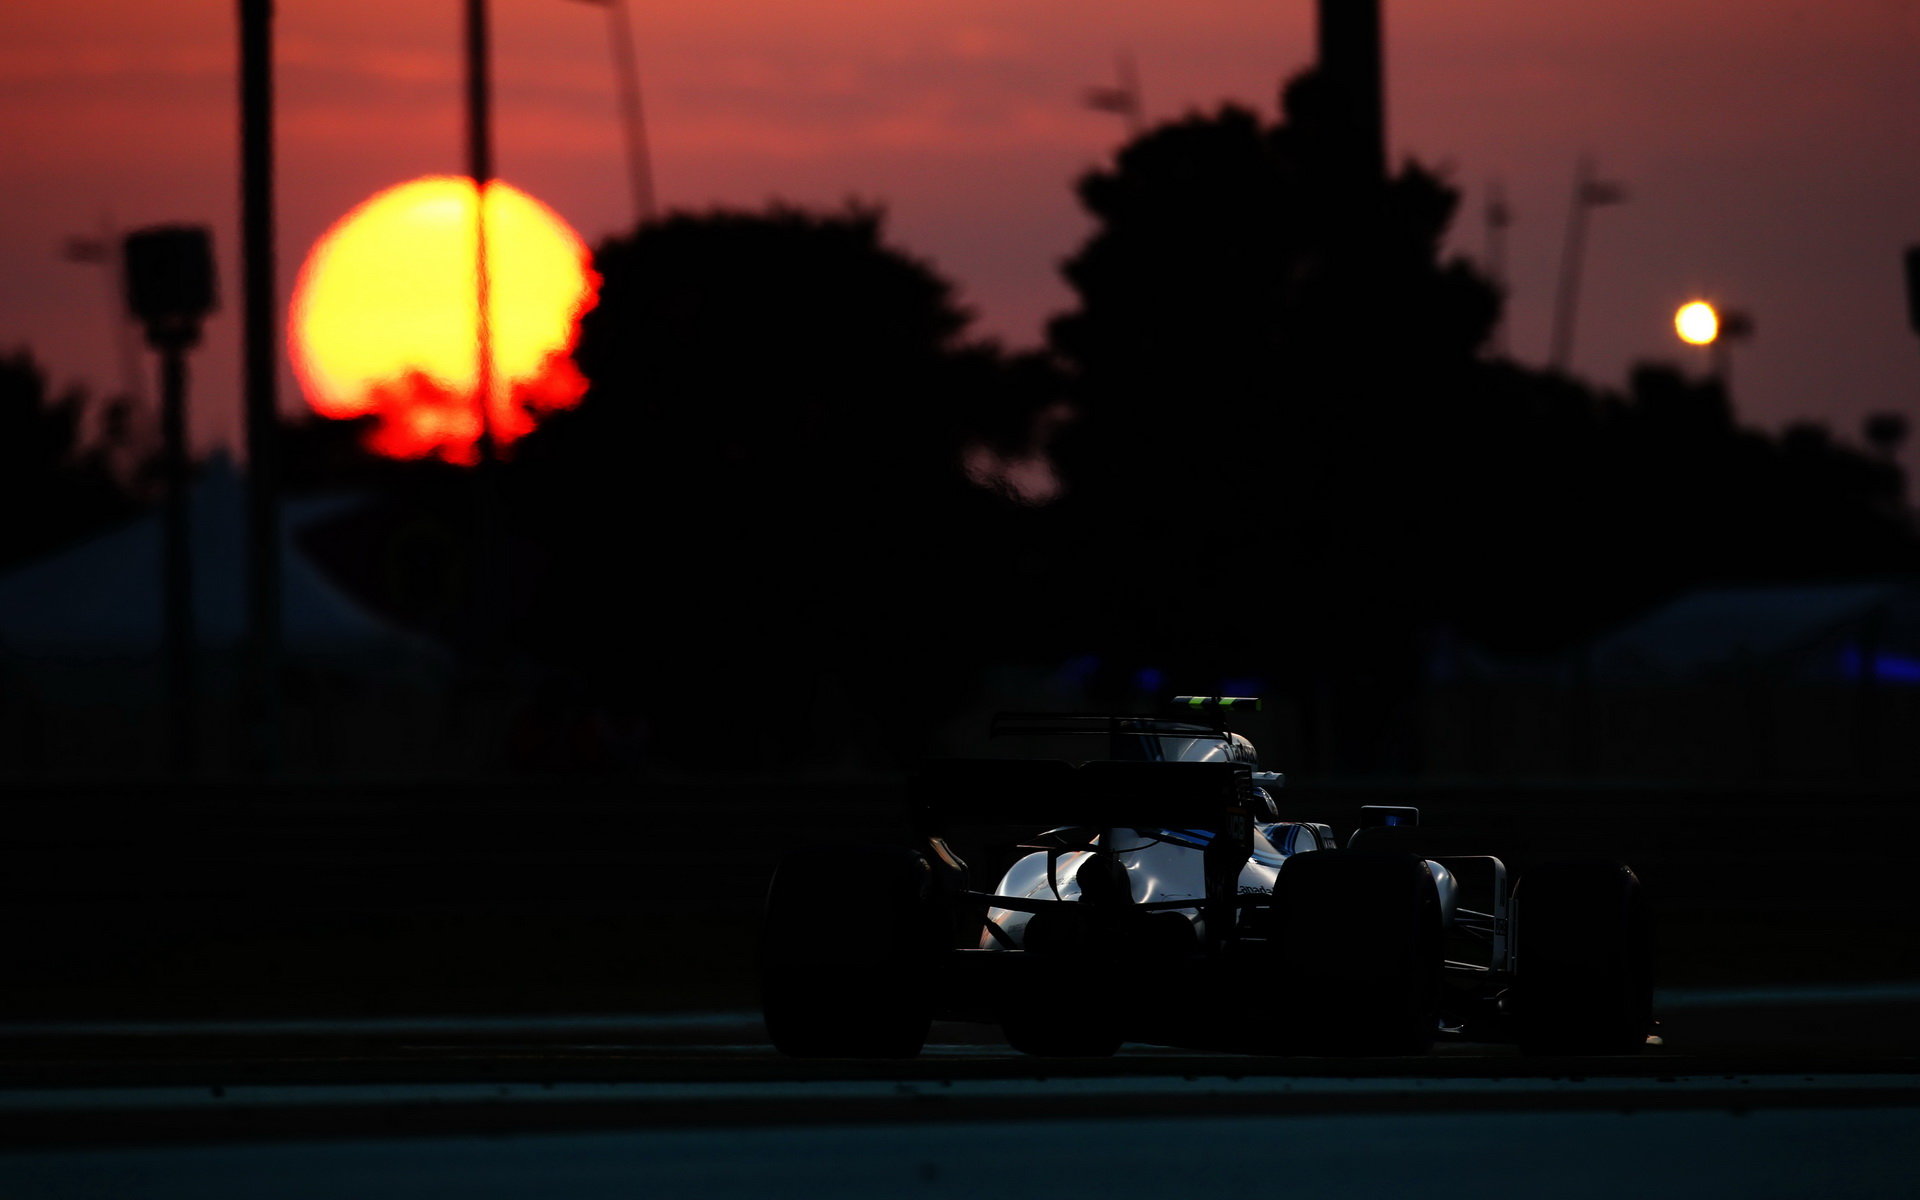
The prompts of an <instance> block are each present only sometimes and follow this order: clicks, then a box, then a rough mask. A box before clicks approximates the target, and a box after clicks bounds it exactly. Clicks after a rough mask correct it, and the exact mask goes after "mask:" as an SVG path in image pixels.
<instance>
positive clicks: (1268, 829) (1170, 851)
mask: <svg viewBox="0 0 1920 1200" xmlns="http://www.w3.org/2000/svg"><path fill="white" fill-rule="evenodd" d="M1227 737H1228V739H1230V740H1226V741H1223V740H1221V739H1220V738H1218V737H1158V738H1154V739H1152V740H1153V741H1155V742H1157V743H1158V744H1159V745H1158V750H1159V753H1158V754H1157V755H1156V757H1158V758H1160V759H1161V760H1162V761H1173V762H1242V763H1246V764H1248V765H1249V766H1252V767H1255V768H1257V767H1258V766H1259V762H1258V759H1257V757H1256V755H1255V753H1254V749H1253V743H1251V742H1249V741H1248V740H1247V739H1246V738H1244V737H1242V736H1240V735H1239V734H1237V733H1233V734H1228V735H1227ZM1142 740H1143V741H1144V740H1147V739H1142ZM1053 832H1054V833H1056V834H1064V835H1067V838H1068V840H1069V841H1070V842H1073V841H1077V842H1079V843H1080V844H1087V843H1088V842H1090V841H1091V842H1093V843H1094V844H1097V845H1099V846H1100V847H1101V849H1102V850H1106V851H1111V852H1112V853H1113V854H1114V856H1115V858H1116V859H1117V861H1118V862H1119V864H1120V865H1121V866H1122V867H1123V868H1124V869H1125V871H1126V878H1127V882H1128V884H1129V888H1130V891H1131V892H1132V896H1133V902H1134V903H1136V904H1151V903H1156V902H1159V901H1167V900H1192V901H1193V902H1194V907H1193V908H1191V909H1176V910H1174V911H1177V912H1182V913H1184V914H1185V915H1186V916H1187V918H1188V919H1189V920H1191V921H1192V922H1193V923H1194V925H1195V932H1196V933H1198V934H1200V935H1201V936H1202V937H1204V936H1205V933H1206V929H1205V921H1204V918H1203V917H1202V916H1201V915H1200V909H1199V906H1200V903H1201V901H1202V900H1204V899H1205V897H1206V882H1205V876H1204V869H1205V854H1204V850H1205V847H1206V844H1207V841H1208V840H1209V837H1210V835H1209V834H1207V833H1205V832H1198V831H1188V830H1177V829H1174V830H1169V829H1110V830H1081V831H1078V833H1079V835H1080V836H1079V837H1077V838H1075V837H1074V836H1073V834H1074V833H1075V831H1073V830H1055V831H1053ZM1332 848H1333V831H1332V830H1331V829H1329V828H1328V827H1327V826H1325V825H1313V824H1308V823H1305V822H1293V821H1277V822H1272V823H1268V824H1260V825H1256V826H1254V835H1253V852H1252V854H1251V855H1250V856H1249V857H1248V861H1247V864H1246V866H1244V867H1243V868H1241V871H1240V887H1239V892H1240V894H1241V895H1243V896H1245V895H1271V894H1272V893H1273V886H1274V880H1275V878H1276V877H1277V876H1278V875H1279V873H1280V869H1281V867H1282V866H1283V865H1285V863H1286V860H1287V859H1288V858H1290V857H1292V856H1293V855H1295V854H1305V853H1310V852H1311V851H1314V850H1330V849H1332ZM1049 859H1052V860H1053V866H1052V870H1051V872H1049V870H1048V860H1049ZM1093 859H1094V855H1093V854H1092V853H1090V852H1089V851H1086V850H1067V851H1044V850H1038V851H1035V852H1033V853H1031V854H1028V855H1026V856H1024V857H1022V858H1021V859H1019V860H1018V861H1016V862H1015V863H1014V864H1013V866H1011V867H1010V868H1008V870H1007V873H1006V874H1005V875H1004V876H1002V877H1001V879H1000V884H999V886H998V887H997V888H995V889H994V894H995V895H1000V896H1015V897H1020V898H1022V899H1031V900H1068V901H1072V900H1078V899H1080V881H1079V874H1080V869H1081V867H1083V866H1085V865H1086V864H1087V863H1088V862H1090V861H1093ZM1427 870H1428V871H1430V872H1431V873H1432V874H1433V879H1434V883H1435V885H1436V886H1437V887H1438V889H1439V893H1440V913H1441V920H1442V922H1443V924H1445V923H1451V921H1452V918H1453V912H1454V907H1455V903H1456V893H1457V890H1458V889H1457V884H1456V881H1455V880H1454V877H1453V874H1452V872H1450V871H1448V870H1447V868H1446V867H1444V866H1442V865H1440V864H1439V863H1437V862H1433V861H1431V860H1429V861H1428V862H1427ZM1029 919H1030V914H1028V913H1025V912H1017V911H1014V910H1012V909H1005V908H991V909H988V910H987V920H988V921H989V922H991V923H992V924H993V925H994V926H997V927H998V929H999V932H1000V935H1001V936H999V937H996V936H994V933H993V931H992V930H986V931H983V932H982V934H981V940H980V948H981V949H983V950H996V949H1016V948H1018V947H1019V946H1020V945H1021V944H1022V942H1023V938H1024V934H1025V932H1026V926H1027V921H1028V920H1029Z"/></svg>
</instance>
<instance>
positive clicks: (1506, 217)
mask: <svg viewBox="0 0 1920 1200" xmlns="http://www.w3.org/2000/svg"><path fill="white" fill-rule="evenodd" d="M1512 224H1513V209H1511V208H1510V207H1508V206H1507V193H1506V189H1505V188H1503V187H1501V186H1500V184H1499V183H1498V181H1496V182H1495V183H1494V184H1493V185H1492V186H1491V187H1489V188H1488V189H1487V274H1488V275H1489V276H1490V277H1492V280H1493V286H1494V287H1496V288H1498V289H1499V290H1500V315H1499V317H1498V318H1497V319H1496V320H1495V323H1494V326H1493V333H1492V337H1491V339H1490V340H1491V342H1492V349H1493V352H1494V353H1495V354H1498V355H1505V354H1506V352H1507V229H1508V227H1510V226H1511V225H1512Z"/></svg>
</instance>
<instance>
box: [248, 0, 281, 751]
mask: <svg viewBox="0 0 1920 1200" xmlns="http://www.w3.org/2000/svg"><path fill="white" fill-rule="evenodd" d="M239 5H240V11H239V18H240V21H239V23H240V308H241V322H242V330H243V332H242V361H243V366H242V370H241V375H242V380H243V386H244V393H245V399H244V410H245V413H246V440H247V567H248V569H247V584H248V586H247V631H248V639H247V640H248V650H249V653H248V659H249V662H248V672H247V674H248V677H249V678H248V690H249V691H250V692H251V693H252V694H251V695H250V696H249V697H248V704H247V706H246V711H247V712H248V713H249V714H250V718H251V720H252V721H253V726H254V727H253V737H252V738H251V742H252V746H251V752H252V754H253V757H254V763H253V765H254V766H255V768H256V769H259V770H262V771H272V770H274V769H276V768H277V767H278V765H279V760H280V690H279V675H280V640H281V616H280V607H281V606H280V593H281V587H280V496H279V486H280V399H279V395H278V388H279V378H280V375H279V371H280V359H279V354H278V351H279V338H278V337H277V336H275V335H276V333H277V326H278V316H279V309H278V298H277V296H276V292H275V283H274V258H273V254H274V250H273V0H239Z"/></svg>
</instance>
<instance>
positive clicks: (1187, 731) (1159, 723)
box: [988, 696, 1260, 737]
mask: <svg viewBox="0 0 1920 1200" xmlns="http://www.w3.org/2000/svg"><path fill="white" fill-rule="evenodd" d="M1259 711H1260V700H1259V698H1258V697H1256V696H1175V697H1174V698H1173V700H1172V701H1171V702H1170V703H1168V704H1167V705H1166V707H1165V708H1164V709H1163V710H1162V711H1160V712H1158V713H1133V714H1122V715H1114V714H1107V713H1046V712H1003V713H995V714H994V717H993V724H992V725H991V726H989V730H988V731H989V734H990V735H991V736H993V737H1001V736H1004V735H1006V734H1010V733H1042V734H1056V733H1104V734H1107V735H1109V736H1120V735H1125V734H1145V735H1150V736H1158V737H1206V736H1209V735H1211V736H1213V737H1224V736H1226V734H1227V731H1228V729H1229V728H1230V727H1231V724H1232V717H1233V716H1235V715H1244V714H1246V713H1251V712H1259Z"/></svg>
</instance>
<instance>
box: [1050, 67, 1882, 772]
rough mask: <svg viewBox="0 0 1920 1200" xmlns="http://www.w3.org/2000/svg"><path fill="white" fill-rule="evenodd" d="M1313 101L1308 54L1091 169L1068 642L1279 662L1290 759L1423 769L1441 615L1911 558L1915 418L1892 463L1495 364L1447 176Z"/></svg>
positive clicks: (1475, 614) (1605, 599) (1251, 663)
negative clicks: (1300, 66) (1250, 100)
mask: <svg viewBox="0 0 1920 1200" xmlns="http://www.w3.org/2000/svg"><path fill="white" fill-rule="evenodd" d="M1320 99H1321V96H1320V85H1319V83H1318V81H1317V80H1316V79H1315V77H1314V76H1312V75H1307V76H1303V77H1301V78H1300V79H1299V80H1297V81H1295V82H1294V83H1293V84H1291V85H1289V87H1288V88H1287V89H1286V90H1285V93H1284V97H1283V104H1282V107H1283V112H1284V119H1283V120H1281V121H1280V122H1278V123H1272V122H1269V121H1266V120H1264V119H1263V118H1261V117H1260V116H1258V115H1257V114H1255V113H1253V112H1250V111H1248V110H1245V109H1242V108H1234V107H1228V108H1223V109H1221V110H1220V111H1218V112H1216V113H1214V114H1212V115H1204V116H1202V115H1196V116H1192V117H1189V118H1187V119H1185V120H1183V121H1180V122H1177V123H1174V124H1171V125H1167V126H1164V127H1161V128H1159V129H1155V130H1152V131H1149V132H1148V133H1146V134H1145V135H1143V136H1142V137H1140V138H1138V139H1136V140H1135V141H1134V142H1132V143H1131V144H1129V145H1127V146H1126V147H1124V148H1123V149H1122V150H1121V152H1120V153H1119V155H1118V156H1117V158H1116V160H1115V162H1114V164H1113V165H1112V167H1111V168H1109V169H1105V170H1101V171H1096V172H1094V173H1092V174H1090V175H1089V176H1087V177H1086V178H1085V179H1084V180H1082V181H1081V184H1080V196H1081V199H1082V201H1083V203H1084V204H1085V206H1086V207H1087V209H1088V211H1089V212H1090V213H1091V215H1092V216H1093V217H1094V218H1095V220H1096V221H1097V223H1098V224H1097V228H1096V230H1095V232H1094V234H1093V235H1092V237H1091V238H1090V239H1089V240H1088V242H1087V243H1086V244H1085V245H1084V246H1083V247H1082V248H1081V250H1080V251H1079V253H1078V254H1076V255H1075V256H1074V257H1073V258H1072V259H1071V260H1069V261H1068V262H1067V264H1066V266H1065V273H1066V277H1067V279H1068V281H1069V282H1070V283H1071V284H1072V285H1073V287H1074V289H1075V291H1076V292H1077V294H1078V297H1079V305H1078V307H1077V308H1076V309H1075V310H1074V311H1073V312H1070V313H1068V314H1066V315H1064V316H1062V317H1060V318H1059V319H1057V320H1056V321H1055V323H1054V324H1053V326H1052V329H1051V337H1052V342H1053V345H1054V347H1055V348H1056V350H1057V351H1058V353H1059V355H1060V356H1061V358H1062V360H1063V361H1064V363H1065V364H1066V365H1067V367H1068V368H1069V370H1070V372H1071V381H1072V388H1073V401H1074V406H1075V416H1074V420H1073V422H1072V423H1071V425H1070V426H1069V427H1068V429H1067V431H1066V433H1065V435H1064V436H1063V438H1062V443H1061V445H1060V448H1059V454H1058V462H1059V466H1060V471H1061V474H1062V476H1063V478H1064V481H1065V484H1066V487H1067V489H1068V491H1067V496H1066V499H1065V501H1064V502H1063V503H1062V504H1061V505H1060V506H1059V509H1060V511H1059V512H1058V513H1056V514H1052V518H1053V523H1054V524H1055V525H1056V526H1057V529H1056V531H1055V532H1056V534H1057V536H1058V543H1057V552H1056V553H1055V554H1054V555H1053V561H1055V562H1057V563H1059V564H1061V567H1060V570H1059V577H1058V579H1057V580H1056V581H1055V582H1054V584H1053V585H1052V586H1051V587H1050V589H1049V590H1050V591H1051V592H1052V593H1053V594H1056V595H1059V596H1062V597H1064V598H1067V603H1066V604H1065V605H1064V608H1065V610H1066V611H1068V612H1071V613H1072V614H1073V618H1072V620H1070V621H1063V622H1061V623H1059V624H1058V625H1057V626H1056V632H1057V635H1058V638H1059V642H1060V652H1061V653H1062V654H1065V653H1069V652H1074V651H1081V652H1086V653H1088V654H1090V655H1091V656H1094V657H1097V658H1098V659H1099V660H1100V661H1102V662H1104V663H1106V664H1108V665H1109V666H1110V667H1119V668H1126V670H1122V671H1116V672H1111V673H1110V674H1111V677H1112V681H1113V682H1115V683H1120V682H1123V681H1124V680H1125V678H1126V677H1127V676H1128V675H1130V674H1131V669H1132V668H1137V667H1141V666H1151V667H1154V668H1157V669H1158V670H1159V671H1161V672H1162V673H1163V674H1164V675H1166V676H1167V677H1169V678H1170V679H1172V680H1174V681H1177V686H1180V687H1181V688H1183V689H1191V690H1200V689H1203V688H1207V687H1213V686H1219V685H1222V684H1224V683H1225V682H1226V681H1227V680H1228V679H1230V678H1247V677H1254V678H1261V677H1264V678H1265V680H1266V681H1267V685H1268V688H1269V690H1270V691H1274V692H1277V693H1281V694H1291V695H1292V696H1293V697H1294V698H1296V699H1297V700H1299V701H1300V702H1301V703H1302V706H1303V708H1304V711H1306V712H1307V714H1308V715H1309V718H1310V720H1309V724H1310V725H1312V726H1314V728H1311V729H1309V730H1307V731H1306V734H1307V736H1306V737H1305V738H1304V739H1303V740H1304V742H1305V743H1306V744H1305V745H1304V746H1303V747H1302V751H1303V758H1302V759H1301V760H1300V761H1297V762H1296V763H1295V764H1294V765H1295V766H1296V767H1297V768H1300V769H1304V770H1305V771H1307V772H1308V773H1312V772H1314V771H1316V770H1318V769H1322V768H1335V769H1342V770H1349V771H1351V770H1400V769H1407V768H1411V767H1413V766H1414V765H1415V763H1414V761H1413V758H1412V753H1411V747H1412V746H1413V745H1414V744H1415V741H1416V738H1415V736H1414V730H1413V727H1412V723H1411V716H1412V713H1413V711H1414V704H1413V702H1414V701H1415V700H1416V699H1417V692H1418V689H1419V687H1420V681H1421V679H1422V676H1423V673H1424V662H1423V659H1424V654H1425V646H1426V645H1427V644H1429V638H1430V635H1431V633H1432V631H1433V630H1435V629H1436V628H1437V627H1439V626H1450V627H1453V628H1456V629H1458V630H1460V631H1462V632H1464V633H1465V634H1466V635H1467V636H1468V637H1470V638H1472V639H1473V640H1475V641H1477V642H1479V643H1481V644H1483V645H1486V646H1490V647H1492V648H1494V649H1496V650H1502V651H1508V652H1515V653H1523V652H1524V653H1540V652H1549V651H1554V650H1558V649H1561V648H1564V647H1567V646H1569V645H1571V644H1573V643H1575V642H1577V641H1579V640H1580V639H1583V638H1586V637H1590V636H1592V635H1593V634H1595V633H1597V632H1599V631H1601V630H1602V629H1604V628H1605V627H1607V626H1608V625H1609V624H1612V623H1615V622H1618V621H1621V620H1624V619H1626V618H1628V617H1630V616H1632V615H1634V614H1635V613H1637V612H1639V611H1641V610H1644V609H1645V608H1647V607H1649V606H1651V605H1652V604H1654V603H1657V602H1658V601H1660V600H1661V599H1664V598H1666V597H1668V596H1671V595H1673V594H1674V593H1676V592H1678V591H1681V590H1684V589H1686V588H1689V587H1696V586H1701V585H1704V584H1709V583H1726V582H1733V581H1742V580H1746V581H1752V580H1789V579H1807V578H1815V577H1822V578H1830V577H1834V576H1838V575H1848V574H1852V575H1858V574H1870V573H1880V572H1887V571H1894V570H1911V569H1913V567H1914V566H1915V565H1916V563H1917V562H1920V560H1917V559H1916V555H1915V541H1914V534H1913V528H1912V522H1911V520H1910V519H1909V517H1908V516H1907V514H1906V513H1905V512H1904V509H1903V506H1902V480H1901V476H1900V473H1899V471H1898V470H1897V468H1895V467H1894V466H1893V464H1892V462H1891V459H1890V456H1889V455H1888V454H1887V453H1886V452H1885V447H1886V446H1890V445H1893V444H1896V437H1895V430H1894V429H1893V428H1892V426H1891V425H1887V426H1885V427H1883V428H1880V429H1879V430H1878V432H1877V433H1876V434H1875V435H1873V440H1874V444H1875V445H1877V446H1880V447H1882V449H1881V452H1880V454H1879V455H1878V457H1870V456H1867V455H1862V454H1858V453H1855V452H1852V451H1849V450H1847V449H1844V448H1842V447H1840V446H1838V445H1836V444H1835V443H1834V442H1833V441H1832V440H1831V438H1829V437H1827V436H1826V435H1825V433H1824V431H1820V430H1814V429H1795V430H1788V431H1787V432H1786V433H1785V434H1783V435H1781V436H1780V437H1779V438H1771V437H1768V436H1766V435H1763V434H1760V433H1756V432H1752V431H1747V430H1742V429H1740V428H1739V427H1738V426H1737V425H1736V424H1735V422H1734V419H1733V410H1732V406H1731V404H1730V402H1729V398H1728V396H1727V395H1726V394H1725V392H1724V390H1723V389H1722V388H1721V387H1720V385H1719V384H1718V383H1716V382H1711V381H1694V380H1689V379H1687V378H1686V377H1684V376H1683V375H1681V374H1680V373H1679V372H1678V371H1675V370H1673V369H1671V368H1664V367H1657V366H1647V367H1642V368H1639V369H1637V370H1636V371H1635V372H1634V373H1633V376H1632V378H1631V380H1630V383H1629V386H1628V388H1627V390H1626V392H1625V394H1611V393H1608V392H1604V391H1600V390H1597V389H1594V388H1592V387H1590V386H1588V385H1585V384H1583V383H1581V382H1579V381H1577V380H1573V379H1570V378H1566V377H1562V376H1556V375H1553V374H1550V373H1544V372H1539V371H1533V370H1528V369H1525V368H1522V367H1519V366H1517V365H1514V364H1511V363H1502V362H1492V361H1489V360H1487V359H1486V358H1485V357H1484V354H1483V348H1484V345H1485V342H1486V339H1487V335H1488V333H1489V332H1490V330H1491V329H1492V327H1493V324H1494V321H1495V318H1496V317H1497V315H1498V311H1499V297H1498V295H1497V292H1496V290H1495V289H1494V288H1493V287H1492V285H1491V284H1490V283H1489V282H1488V281H1486V280H1485V279H1484V278H1482V277H1481V276H1480V275H1479V274H1478V273H1477V272H1475V271H1474V270H1473V269H1472V268H1471V267H1469V266H1468V265H1466V264H1465V263H1463V262H1461V261H1458V260H1448V259H1447V258H1446V257H1445V255H1444V253H1443V250H1442V243H1443V239H1444V236H1445V234H1446V231H1447V227H1448V224H1449V222H1450V221H1451V219H1452V217H1453V215H1454V212H1455V209H1456V207H1457V201H1458V197H1457V195H1456V193H1455V192H1454V191H1453V189H1451V188H1450V187H1449V186H1447V185H1446V184H1445V183H1444V182H1443V181H1442V180H1441V179H1440V178H1439V177H1438V176H1437V175H1435V174H1434V173H1433V172H1431V171H1428V170H1426V169H1424V168H1422V167H1420V166H1418V165H1417V164H1412V163H1409V164H1407V165H1406V166H1404V167H1403V168H1402V169H1401V170H1400V171H1399V173H1398V174H1397V175H1394V176H1393V177H1392V178H1390V179H1386V180H1368V179H1366V178H1362V177H1357V176H1356V175H1355V174H1354V173H1353V172H1352V171H1351V169H1350V168H1349V167H1348V166H1347V165H1346V160H1345V159H1344V158H1343V156H1342V155H1341V154H1339V152H1338V147H1337V146H1335V145H1333V143H1332V140H1331V139H1333V138H1334V137H1335V136H1336V135H1335V134H1334V133H1333V132H1332V130H1331V127H1330V126H1329V125H1328V123H1327V122H1325V121H1323V120H1321V119H1320V118H1319V115H1318V114H1319V110H1320ZM1316 748H1321V749H1325V750H1326V752H1327V753H1328V755H1329V758H1327V759H1326V760H1325V761H1322V760H1321V759H1319V758H1316V757H1314V755H1313V751H1314V750H1315V749H1316Z"/></svg>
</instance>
